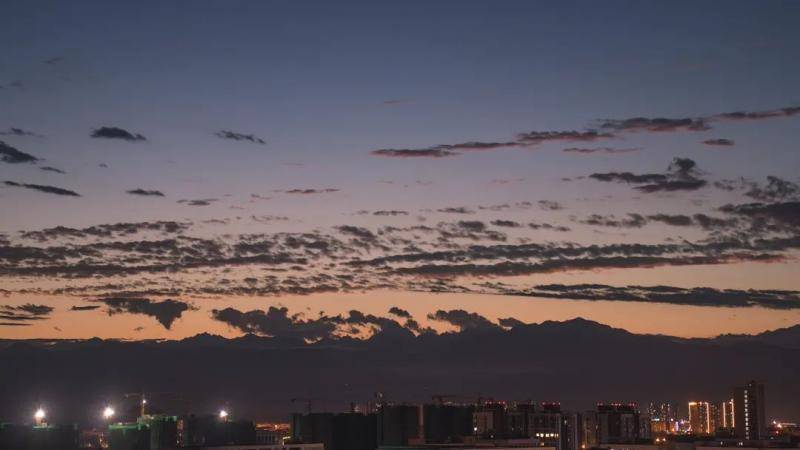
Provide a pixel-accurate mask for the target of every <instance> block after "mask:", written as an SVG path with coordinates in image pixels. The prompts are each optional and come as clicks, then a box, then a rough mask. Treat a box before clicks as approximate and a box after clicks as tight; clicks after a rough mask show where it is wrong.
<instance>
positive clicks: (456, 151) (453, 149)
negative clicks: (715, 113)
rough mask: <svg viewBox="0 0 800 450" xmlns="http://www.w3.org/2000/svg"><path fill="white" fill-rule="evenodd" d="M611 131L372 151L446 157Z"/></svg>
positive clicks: (600, 135)
mask: <svg viewBox="0 0 800 450" xmlns="http://www.w3.org/2000/svg"><path fill="white" fill-rule="evenodd" d="M613 137H614V135H613V134H611V133H603V132H598V131H595V130H588V131H531V132H528V133H519V134H518V135H517V136H516V140H513V141H505V142H481V141H468V142H462V143H459V144H440V145H434V146H432V147H425V148H399V149H398V148H386V149H379V150H373V151H372V152H370V153H371V154H372V155H376V156H386V157H392V158H446V157H450V156H458V155H461V154H462V152H472V151H487V150H497V149H505V148H524V147H532V146H535V145H538V144H541V143H544V142H552V141H562V142H563V141H566V142H570V141H572V142H592V141H596V140H599V139H607V138H613Z"/></svg>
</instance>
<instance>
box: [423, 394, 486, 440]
mask: <svg viewBox="0 0 800 450" xmlns="http://www.w3.org/2000/svg"><path fill="white" fill-rule="evenodd" d="M474 412H475V407H474V406H473V405H450V404H429V405H425V406H423V407H422V413H423V414H422V416H423V423H424V428H425V442H426V443H436V444H440V443H445V444H446V443H451V442H459V441H460V440H461V438H463V437H464V436H470V435H472V434H473V433H474V431H473V425H472V414H473V413H474Z"/></svg>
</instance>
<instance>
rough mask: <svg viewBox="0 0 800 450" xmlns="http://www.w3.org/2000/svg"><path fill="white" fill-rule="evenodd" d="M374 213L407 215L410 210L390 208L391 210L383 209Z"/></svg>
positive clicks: (379, 214) (376, 214) (374, 214)
mask: <svg viewBox="0 0 800 450" xmlns="http://www.w3.org/2000/svg"><path fill="white" fill-rule="evenodd" d="M372 215H373V216H407V215H408V211H400V210H395V209H393V210H389V211H386V210H381V211H373V212H372Z"/></svg>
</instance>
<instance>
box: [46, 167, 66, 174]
mask: <svg viewBox="0 0 800 450" xmlns="http://www.w3.org/2000/svg"><path fill="white" fill-rule="evenodd" d="M39 169H41V170H44V171H45V172H54V173H60V174H62V175H63V174H65V173H67V172H64V171H63V170H61V169H57V168H55V167H50V166H42V167H39Z"/></svg>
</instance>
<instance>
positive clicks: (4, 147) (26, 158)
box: [0, 141, 39, 164]
mask: <svg viewBox="0 0 800 450" xmlns="http://www.w3.org/2000/svg"><path fill="white" fill-rule="evenodd" d="M0 161H2V162H4V163H9V164H19V163H35V162H36V161H39V158H37V157H35V156H33V155H30V154H28V153H25V152H21V151H19V150H17V149H16V148H14V147H12V146H10V145H8V144H6V143H5V142H3V141H0Z"/></svg>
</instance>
